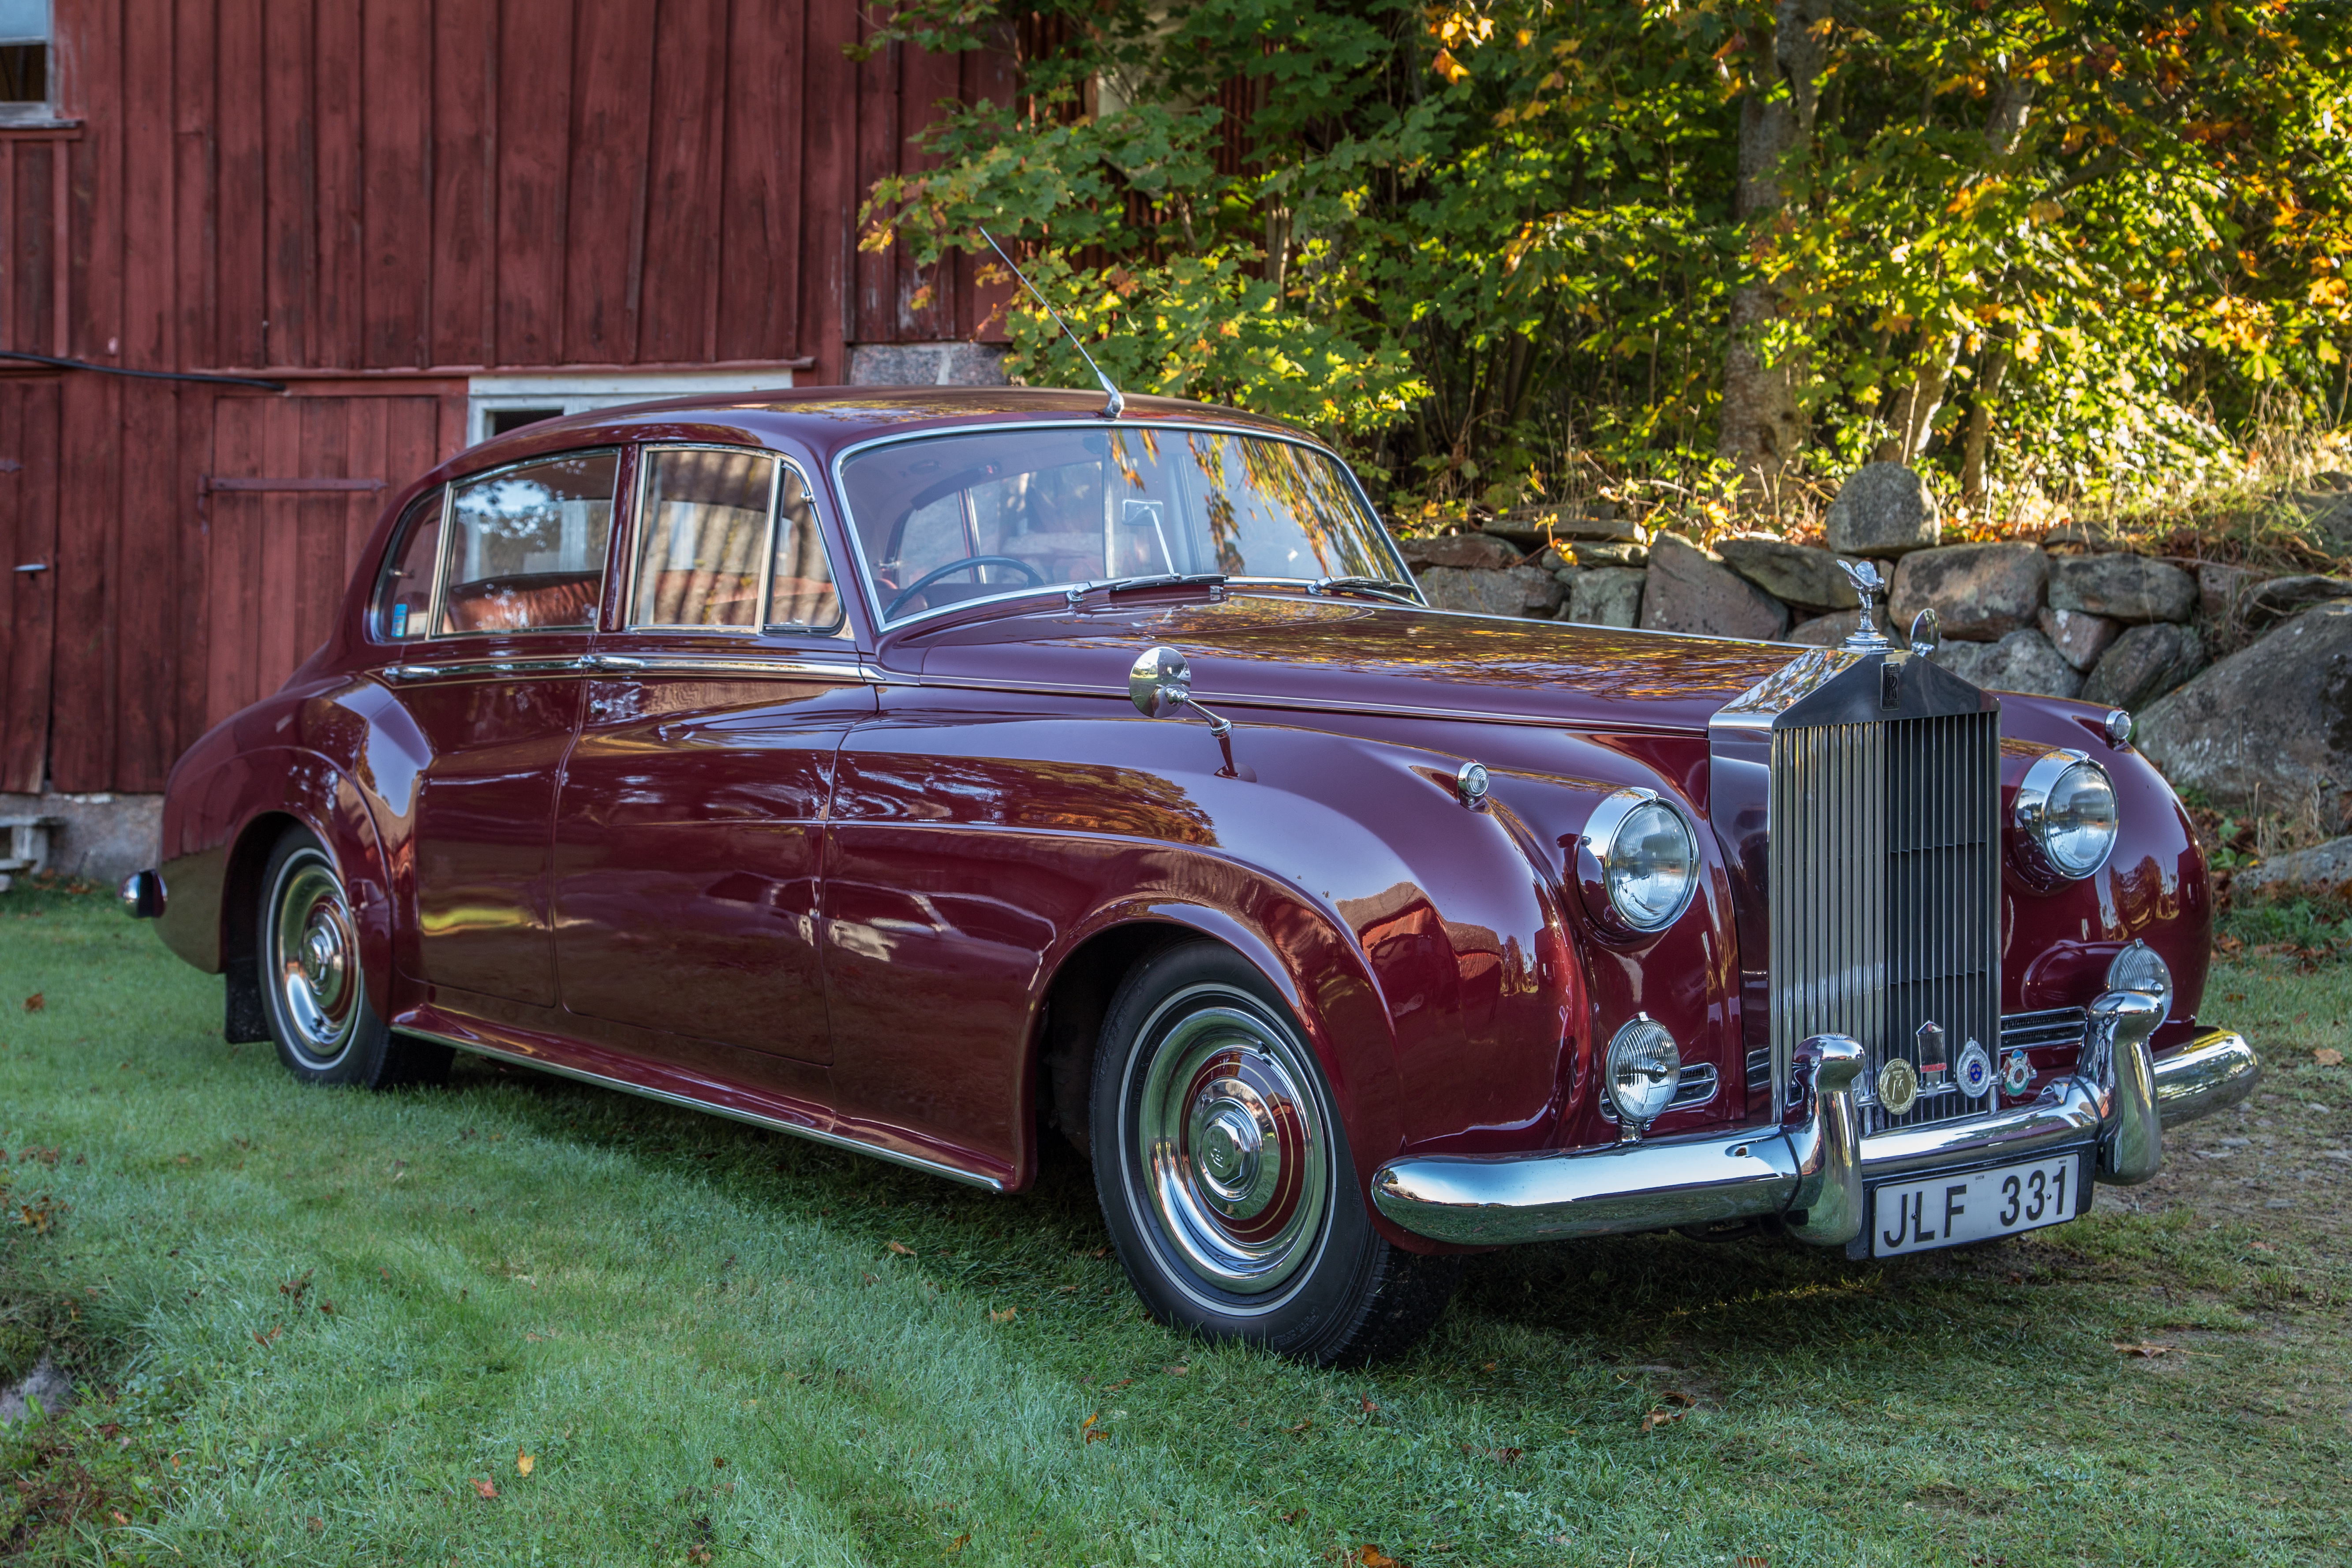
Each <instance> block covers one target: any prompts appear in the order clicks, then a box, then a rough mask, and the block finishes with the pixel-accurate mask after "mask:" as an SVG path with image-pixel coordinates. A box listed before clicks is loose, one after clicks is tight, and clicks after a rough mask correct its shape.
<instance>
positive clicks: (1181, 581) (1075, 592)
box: [1068, 572, 1226, 605]
mask: <svg viewBox="0 0 2352 1568" xmlns="http://www.w3.org/2000/svg"><path fill="white" fill-rule="evenodd" d="M1225 581H1226V579H1225V574H1223V572H1154V573H1150V574H1145V575H1142V576H1137V577H1102V578H1097V579H1096V580H1094V581H1092V582H1087V583H1073V584H1070V587H1069V594H1068V597H1069V601H1070V603H1072V604H1073V605H1075V604H1076V603H1077V602H1078V601H1079V600H1081V599H1083V598H1085V597H1086V596H1087V595H1088V594H1091V593H1094V592H1095V591H1096V590H1097V589H1099V590H1101V591H1102V592H1103V593H1106V594H1118V593H1124V592H1126V591H1127V590H1128V589H1129V588H1216V587H1222V586H1223V584H1224V583H1225Z"/></svg>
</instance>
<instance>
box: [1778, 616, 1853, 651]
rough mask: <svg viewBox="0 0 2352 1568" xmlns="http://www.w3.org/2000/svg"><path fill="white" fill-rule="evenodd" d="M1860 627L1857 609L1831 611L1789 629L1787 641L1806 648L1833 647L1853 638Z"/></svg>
mask: <svg viewBox="0 0 2352 1568" xmlns="http://www.w3.org/2000/svg"><path fill="white" fill-rule="evenodd" d="M1861 625H1862V612H1861V611H1860V610H1859V609H1853V610H1833V611H1832V612H1831V613H1830V614H1828V615H1826V616H1815V617H1814V618H1813V619H1811V620H1810V621H1801V622H1800V623H1798V624H1797V625H1796V626H1791V627H1790V628H1789V638H1788V640H1789V641H1790V642H1793V643H1802V644H1803V645H1804V646H1805V647H1837V645H1838V644H1840V643H1842V642H1843V641H1845V639H1846V638H1848V637H1852V636H1853V634H1854V630H1855V628H1857V627H1858V626H1861Z"/></svg>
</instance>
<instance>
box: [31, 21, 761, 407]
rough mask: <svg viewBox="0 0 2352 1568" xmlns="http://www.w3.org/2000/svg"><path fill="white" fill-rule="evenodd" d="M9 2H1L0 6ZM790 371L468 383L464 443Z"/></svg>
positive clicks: (754, 389)
mask: <svg viewBox="0 0 2352 1568" xmlns="http://www.w3.org/2000/svg"><path fill="white" fill-rule="evenodd" d="M11 3H12V0H0V7H5V5H9V4H11ZM792 384H793V373H792V372H791V371H789V370H646V371H593V372H588V373H585V374H583V373H580V372H567V371H543V372H542V371H516V372H508V373H505V374H498V375H478V376H474V377H472V378H471V379H469V380H468V381H467V384H466V443H467V445H468V446H472V445H473V444H475V443H476V442H478V441H487V440H488V439H489V438H490V437H493V436H503V435H505V434H506V433H507V432H508V431H509V430H520V428H522V427H523V426H526V425H533V424H537V423H538V422H539V421H540V420H541V419H556V418H561V417H562V416H564V415H566V414H584V413H587V412H588V411H589V410H590V409H594V408H617V407H619V406H620V405H623V404H625V403H646V402H651V401H652V400H654V399H656V398H661V397H728V396H735V395H745V394H751V393H760V392H780V391H782V390H783V389H784V388H786V387H788V386H790V385H792Z"/></svg>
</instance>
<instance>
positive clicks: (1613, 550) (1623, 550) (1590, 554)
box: [1569, 540, 1650, 570]
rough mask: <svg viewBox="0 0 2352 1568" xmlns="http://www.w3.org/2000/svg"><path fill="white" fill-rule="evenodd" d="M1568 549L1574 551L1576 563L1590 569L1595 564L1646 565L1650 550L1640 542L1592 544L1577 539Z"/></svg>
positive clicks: (1648, 560) (1648, 561)
mask: <svg viewBox="0 0 2352 1568" xmlns="http://www.w3.org/2000/svg"><path fill="white" fill-rule="evenodd" d="M1569 548H1570V549H1571V550H1573V551H1574V552H1576V563H1577V564H1578V565H1579V566H1581V567H1584V568H1586V569H1587V570H1590V569H1591V568H1592V567H1595V566H1647V565H1648V564H1649V563H1650V552H1649V548H1648V546H1646V545H1641V544H1623V543H1618V544H1593V543H1590V542H1585V541H1583V540H1579V541H1578V542H1576V543H1574V544H1572V545H1570V547H1569Z"/></svg>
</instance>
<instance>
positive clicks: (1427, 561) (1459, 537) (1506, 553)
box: [1397, 533, 1520, 572]
mask: <svg viewBox="0 0 2352 1568" xmlns="http://www.w3.org/2000/svg"><path fill="white" fill-rule="evenodd" d="M1397 545H1398V548H1399V549H1401V550H1402V551H1403V552H1404V563H1405V564H1406V565H1408V566H1410V567H1412V569H1413V570H1414V571H1416V572H1419V571H1421V570H1422V569H1423V568H1424V567H1429V566H1454V567H1459V568H1461V569H1463V570H1465V571H1471V572H1500V571H1501V570H1503V568H1505V567H1506V566H1516V565H1517V564H1518V561H1519V555H1520V552H1519V551H1517V550H1516V549H1514V548H1513V547H1512V546H1511V545H1510V544H1508V543H1507V542H1504V541H1502V540H1499V539H1490V538H1488V537H1487V536H1486V534H1483V533H1447V534H1441V535H1440V536H1439V537H1437V538H1435V539H1401V540H1399V541H1398V542H1397Z"/></svg>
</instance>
